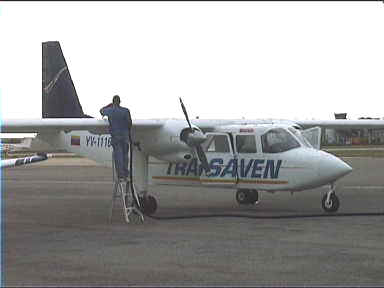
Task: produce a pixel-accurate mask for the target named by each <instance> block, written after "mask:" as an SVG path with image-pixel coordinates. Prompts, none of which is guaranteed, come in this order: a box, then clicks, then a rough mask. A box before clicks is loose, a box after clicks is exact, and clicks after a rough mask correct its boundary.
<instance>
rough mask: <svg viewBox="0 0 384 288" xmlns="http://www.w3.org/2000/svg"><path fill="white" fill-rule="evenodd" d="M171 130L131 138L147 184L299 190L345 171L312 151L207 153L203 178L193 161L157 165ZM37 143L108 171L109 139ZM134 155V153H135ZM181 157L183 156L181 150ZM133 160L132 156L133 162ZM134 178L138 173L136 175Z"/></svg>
mask: <svg viewBox="0 0 384 288" xmlns="http://www.w3.org/2000/svg"><path fill="white" fill-rule="evenodd" d="M177 131H179V130H175V135H166V138H165V139H159V138H161V137H164V136H162V135H161V134H160V133H158V135H154V133H148V131H146V133H142V134H137V135H135V138H134V139H135V141H139V142H140V146H141V148H142V149H143V151H145V152H146V153H147V155H150V156H152V157H149V161H148V163H149V167H148V168H149V171H148V183H149V184H152V185H176V186H201V185H202V186H207V185H209V186H210V187H223V188H231V189H234V188H248V189H256V190H262V191H263V190H264V191H301V190H305V189H311V188H315V187H320V186H323V185H326V184H329V183H331V182H334V181H335V180H337V179H338V178H340V177H342V176H344V175H345V174H347V173H348V172H350V170H351V168H350V167H349V166H348V165H347V164H345V163H344V162H343V161H341V160H340V159H338V158H337V157H335V156H333V155H331V154H328V153H326V152H323V151H320V150H317V149H313V148H308V147H299V148H295V149H292V150H290V151H286V152H283V153H275V154H264V153H262V152H261V149H258V152H257V153H251V154H236V153H233V151H231V153H227V154H226V155H216V154H214V153H213V154H211V153H209V152H207V154H206V155H207V158H208V162H210V164H211V166H212V167H213V168H214V169H212V170H213V172H214V176H213V177H212V176H211V177H207V176H205V173H204V172H202V173H201V168H200V165H199V163H198V161H197V160H196V159H192V160H189V161H183V162H178V163H175V162H167V161H164V160H161V159H162V156H163V155H162V154H161V153H162V152H164V151H166V153H169V147H167V144H166V141H173V142H172V143H173V144H175V145H176V144H177V142H178V141H180V140H179V139H177V137H178V135H177V134H176V133H177ZM255 135H257V132H255ZM258 136H260V135H258ZM41 138H42V139H43V140H45V141H46V142H48V143H50V144H51V145H54V146H56V147H60V148H62V149H65V150H67V151H68V152H72V153H75V154H77V155H81V156H84V157H86V158H89V159H92V160H94V161H96V162H98V163H100V164H102V165H104V166H108V167H112V159H111V157H112V146H111V144H110V135H109V134H103V135H97V134H92V133H89V132H88V131H72V132H69V133H65V132H60V133H59V134H52V135H47V134H45V135H41ZM257 139H258V141H259V142H258V143H257V145H258V147H259V146H260V145H261V144H260V140H259V138H257ZM182 144H183V143H182ZM183 145H184V144H183ZM162 148H163V149H162ZM134 151H135V152H136V153H140V152H137V149H136V148H135V150H134ZM185 152H186V153H187V152H188V151H187V150H185ZM189 152H190V151H189ZM134 155H135V154H134ZM141 155H144V154H143V153H142V154H141ZM167 155H168V154H167ZM136 158H137V159H139V158H140V157H136ZM137 159H135V156H134V161H135V160H136V161H137ZM159 159H160V160H159ZM140 161H142V160H140ZM134 163H135V162H134ZM137 164H140V163H136V164H134V165H135V167H136V165H137ZM141 171H143V170H141ZM141 171H140V173H141ZM134 172H135V170H134ZM136 173H137V174H139V172H137V171H136ZM134 176H135V175H134ZM135 179H136V177H135ZM135 181H136V180H135ZM138 182H139V181H138ZM144 186H145V185H144ZM144 190H145V189H144Z"/></svg>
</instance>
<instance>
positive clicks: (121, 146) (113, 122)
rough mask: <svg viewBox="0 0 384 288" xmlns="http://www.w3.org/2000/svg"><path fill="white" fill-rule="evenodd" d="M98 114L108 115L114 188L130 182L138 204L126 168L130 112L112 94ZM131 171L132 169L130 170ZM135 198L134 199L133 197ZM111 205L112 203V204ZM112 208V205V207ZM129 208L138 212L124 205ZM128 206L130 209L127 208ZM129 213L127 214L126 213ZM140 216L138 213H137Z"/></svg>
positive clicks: (135, 200)
mask: <svg viewBox="0 0 384 288" xmlns="http://www.w3.org/2000/svg"><path fill="white" fill-rule="evenodd" d="M100 114H101V115H102V116H108V122H109V133H110V134H111V144H112V148H113V161H114V163H115V165H114V166H115V168H116V173H117V180H118V183H115V184H117V185H119V186H117V185H115V188H119V187H120V188H122V185H121V184H122V182H126V183H127V182H131V183H130V184H131V189H132V194H133V196H134V197H133V198H134V199H133V201H134V203H136V206H139V205H140V203H138V197H135V196H137V195H134V191H133V183H132V181H131V179H130V174H129V172H130V171H129V170H128V164H129V161H130V160H132V159H129V155H128V153H129V152H130V149H132V148H131V147H130V144H131V143H132V142H131V140H132V139H131V129H132V118H131V113H130V111H129V109H128V108H125V107H121V106H120V97H119V96H118V95H115V96H113V99H112V103H111V104H108V105H107V106H105V107H103V108H101V109H100ZM131 172H132V171H131ZM126 191H128V183H127V185H126ZM122 197H124V200H123V203H124V204H125V206H127V203H126V202H127V193H125V196H123V195H122ZM135 198H136V199H135ZM112 205H113V204H112ZM112 208H113V207H112ZM124 208H125V209H128V210H129V213H130V212H132V211H134V212H139V211H137V209H136V208H139V207H136V208H135V207H124ZM129 208H130V209H129ZM128 215H129V214H128ZM128 215H127V210H125V216H126V220H127V222H129V221H128ZM139 216H140V215H139Z"/></svg>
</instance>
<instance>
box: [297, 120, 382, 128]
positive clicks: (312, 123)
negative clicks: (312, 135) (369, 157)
mask: <svg viewBox="0 0 384 288" xmlns="http://www.w3.org/2000/svg"><path fill="white" fill-rule="evenodd" d="M294 122H295V123H296V124H298V125H300V126H301V127H302V128H304V129H307V128H312V127H322V128H331V129H364V128H369V129H382V128H384V120H364V119H363V120H301V121H294Z"/></svg>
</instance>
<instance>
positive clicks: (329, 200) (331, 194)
mask: <svg viewBox="0 0 384 288" xmlns="http://www.w3.org/2000/svg"><path fill="white" fill-rule="evenodd" d="M321 204H322V207H323V209H324V211H325V212H331V213H332V212H336V211H337V210H338V209H339V207H340V201H339V198H338V197H337V196H336V194H335V183H331V189H330V190H329V191H328V192H327V194H325V195H324V197H323V199H322V200H321Z"/></svg>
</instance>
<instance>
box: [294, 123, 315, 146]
mask: <svg viewBox="0 0 384 288" xmlns="http://www.w3.org/2000/svg"><path fill="white" fill-rule="evenodd" d="M288 130H289V131H291V132H292V133H293V135H295V136H296V137H297V138H299V140H300V141H301V142H303V144H304V145H305V146H307V147H308V148H313V146H312V145H311V143H309V142H308V140H307V139H306V138H305V137H304V136H303V134H301V132H300V131H299V130H297V129H295V128H292V127H289V128H288Z"/></svg>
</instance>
